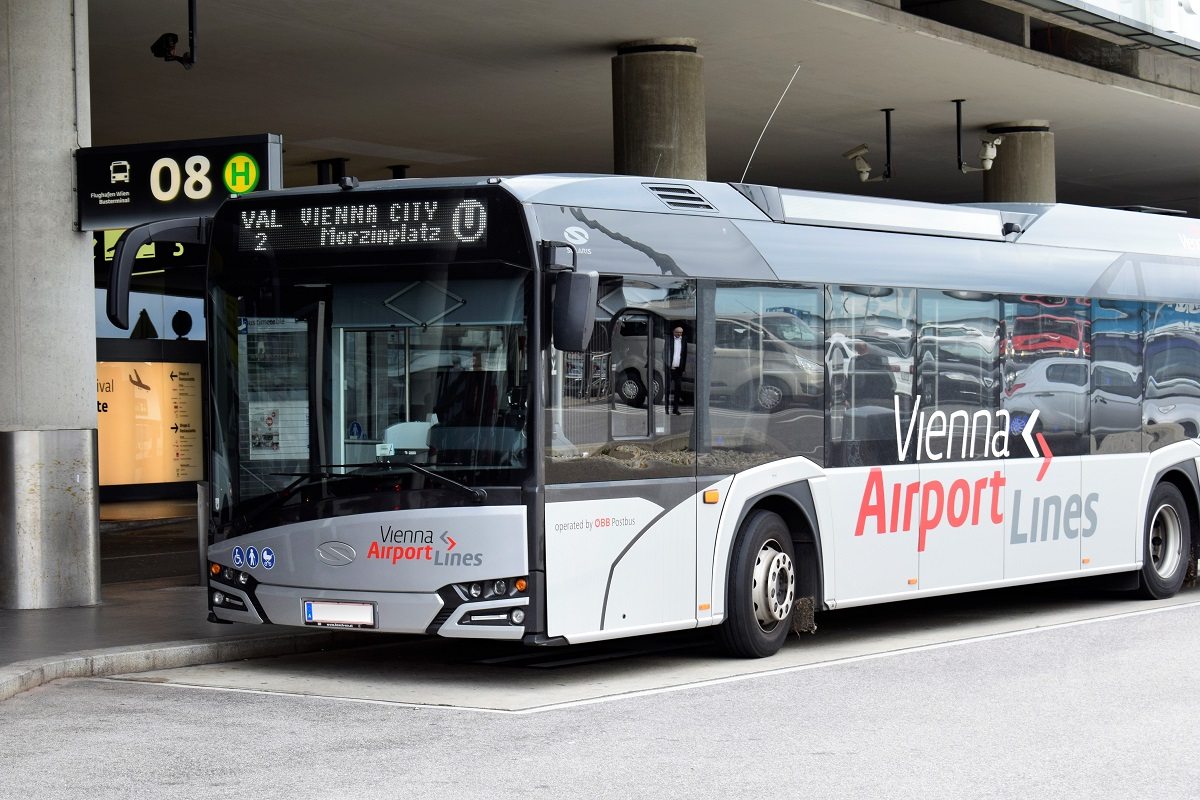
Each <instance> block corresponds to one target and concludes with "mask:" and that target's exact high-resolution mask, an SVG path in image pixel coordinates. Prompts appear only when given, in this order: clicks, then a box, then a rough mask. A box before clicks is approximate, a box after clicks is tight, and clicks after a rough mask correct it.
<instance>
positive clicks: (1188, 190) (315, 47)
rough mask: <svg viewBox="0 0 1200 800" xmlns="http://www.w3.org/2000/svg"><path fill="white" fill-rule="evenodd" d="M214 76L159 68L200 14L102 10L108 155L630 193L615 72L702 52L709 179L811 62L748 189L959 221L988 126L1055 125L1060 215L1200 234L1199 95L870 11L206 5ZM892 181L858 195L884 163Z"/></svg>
mask: <svg viewBox="0 0 1200 800" xmlns="http://www.w3.org/2000/svg"><path fill="white" fill-rule="evenodd" d="M196 1H197V4H198V26H197V64H196V66H195V67H194V68H193V69H191V70H190V71H185V70H184V69H183V68H181V67H180V66H179V65H177V64H169V63H164V62H162V61H159V60H157V59H155V58H153V57H152V56H151V54H150V51H149V46H150V44H151V42H153V41H154V40H155V39H156V38H158V36H159V35H160V34H162V33H163V32H165V31H174V32H176V33H179V34H180V37H181V46H180V48H179V51H180V52H182V51H183V50H184V49H186V47H185V46H183V45H184V44H185V42H186V36H187V0H92V2H91V3H90V4H89V6H90V12H89V13H90V18H89V28H90V32H89V41H90V53H91V85H92V94H91V102H92V140H93V144H95V145H109V144H122V143H132V142H142V141H159V140H173V139H190V138H202V137H211V136H229V135H236V134H247V133H266V132H270V133H279V134H282V135H283V138H284V146H285V155H284V160H285V178H284V182H285V185H288V186H298V185H304V184H308V183H313V182H315V176H316V170H315V168H314V167H313V166H312V165H311V163H310V162H312V161H314V160H316V159H319V158H328V157H334V156H343V157H348V158H350V162H349V164H348V165H347V172H348V173H349V174H353V175H357V176H358V177H360V178H363V179H375V178H384V177H389V176H390V172H389V171H388V170H387V165H389V164H396V163H403V164H409V165H411V168H410V170H409V175H410V176H412V177H424V176H442V175H493V174H498V175H503V174H516V173H523V172H611V171H612V168H613V161H612V152H613V145H612V140H613V137H612V89H611V58H612V55H613V53H614V51H615V46H616V45H617V44H619V43H621V42H625V41H630V40H636V39H645V38H651V37H659V36H687V37H694V38H696V39H699V40H700V53H701V55H703V56H704V74H705V91H706V97H707V125H708V158H709V178H710V179H712V180H738V179H739V178H740V177H741V175H742V172H743V170H744V169H745V168H746V163H747V158H748V157H749V155H750V152H751V150H752V149H753V147H754V144H755V141H756V140H757V139H758V136H759V133H760V131H761V130H762V126H763V124H764V122H765V121H766V119H767V117H768V115H769V114H770V112H771V109H772V108H773V107H774V106H775V103H776V101H777V100H778V99H779V96H780V93H781V92H782V91H783V89H784V87H785V86H786V85H787V82H788V79H789V78H790V77H791V75H792V72H793V69H794V67H795V65H796V64H797V63H799V64H801V69H800V72H799V76H798V77H797V79H796V81H795V83H794V84H793V85H792V87H791V90H790V91H789V92H788V94H787V96H786V97H785V98H784V100H783V103H782V105H781V107H780V109H779V112H778V113H777V114H776V116H775V119H774V121H773V122H772V124H771V126H770V127H769V128H768V130H767V131H766V135H765V136H764V138H763V140H762V143H761V145H760V146H759V149H758V152H757V155H756V156H755V159H754V161H753V163H752V164H751V166H750V170H749V174H748V176H747V180H749V181H751V182H758V183H773V184H778V185H782V186H792V187H797V188H806V189H819V190H826V191H838V192H847V193H854V194H866V195H876V196H891V197H904V198H912V199H923V200H936V201H944V202H968V201H975V200H979V199H980V197H981V193H982V189H981V186H982V178H981V177H980V176H979V175H962V174H960V173H959V172H958V171H957V169H956V167H957V161H956V158H957V156H956V149H955V129H954V105H953V103H951V102H950V101H951V100H953V99H955V98H966V100H967V102H966V104H965V106H964V126H965V131H966V132H965V134H964V156H965V157H966V160H967V161H968V162H972V161H973V160H974V155H975V152H976V150H977V148H978V136H977V135H978V134H980V133H982V129H983V127H984V126H986V125H988V124H994V123H998V122H1007V121H1014V120H1027V119H1044V120H1049V121H1050V123H1051V126H1052V130H1053V131H1054V133H1055V142H1056V155H1057V163H1058V198H1059V200H1060V201H1063V202H1074V203H1084V204H1093V205H1130V204H1144V205H1153V206H1164V207H1172V208H1183V209H1186V210H1188V211H1189V212H1190V213H1191V214H1193V215H1200V146H1198V143H1197V136H1196V131H1197V130H1198V129H1200V125H1198V123H1200V96H1197V95H1194V94H1188V93H1183V92H1179V91H1177V90H1171V89H1165V88H1163V87H1159V86H1157V85H1154V84H1149V83H1145V82H1140V81H1137V80H1134V79H1130V78H1126V77H1123V76H1119V75H1115V74H1112V73H1107V72H1101V71H1099V70H1095V69H1091V68H1088V67H1084V66H1081V65H1079V64H1075V63H1073V62H1068V61H1064V60H1060V59H1055V58H1053V57H1050V56H1045V55H1042V54H1038V53H1034V52H1031V51H1028V50H1024V49H1022V48H1017V47H1015V46H1012V45H1008V44H1004V43H1002V42H999V41H996V40H991V39H987V38H984V37H980V36H976V35H973V34H968V33H964V32H961V31H957V30H952V29H949V28H945V27H943V26H940V25H938V24H936V23H931V22H929V21H926V20H923V19H919V18H917V17H914V16H911V15H908V14H904V13H901V12H899V11H895V10H892V9H888V8H886V7H884V6H880V5H877V4H875V3H871V2H869V1H868V0H837V1H836V2H830V3H829V4H818V3H815V2H806V1H804V0H753V1H752V2H748V3H730V2H728V1H727V0H641V1H640V2H604V3H597V2H588V3H583V2H575V1H574V0H505V2H495V0H452V1H451V2H442V3H430V2H419V1H418V0H359V1H358V2H337V3H335V2H321V1H320V0H271V1H270V2H263V1H262V0H196ZM885 107H893V108H895V109H896V110H895V112H894V114H893V121H892V122H893V158H892V164H893V171H894V176H895V177H894V179H893V180H891V181H889V182H886V183H871V184H860V183H859V182H858V179H857V174H856V173H855V172H854V170H853V168H852V166H851V164H850V163H849V162H848V161H846V160H845V159H843V158H842V157H841V153H842V152H844V151H845V150H847V149H848V148H850V147H851V146H854V145H857V144H859V143H863V142H865V143H867V144H869V145H870V147H871V154H870V155H869V156H868V160H869V161H871V163H872V164H873V165H874V166H875V167H876V170H877V171H879V170H881V169H882V166H883V162H884V157H883V154H884V134H883V128H884V126H883V114H882V113H880V111H879V109H881V108H885Z"/></svg>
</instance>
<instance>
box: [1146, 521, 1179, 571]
mask: <svg viewBox="0 0 1200 800" xmlns="http://www.w3.org/2000/svg"><path fill="white" fill-rule="evenodd" d="M1182 544H1183V527H1182V525H1181V524H1180V522H1179V515H1178V514H1177V513H1175V509H1174V508H1172V507H1171V506H1170V505H1167V504H1164V505H1161V506H1159V508H1158V510H1157V511H1155V512H1154V521H1153V522H1151V523H1150V563H1151V565H1152V566H1153V567H1154V571H1155V572H1157V573H1158V574H1159V576H1160V577H1163V578H1170V577H1171V576H1172V575H1174V574H1175V570H1176V569H1178V567H1179V560H1180V559H1181V558H1183V552H1182V550H1183V548H1182Z"/></svg>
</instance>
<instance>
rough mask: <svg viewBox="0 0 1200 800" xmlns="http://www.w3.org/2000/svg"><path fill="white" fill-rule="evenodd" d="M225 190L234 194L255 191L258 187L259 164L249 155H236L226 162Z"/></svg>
mask: <svg viewBox="0 0 1200 800" xmlns="http://www.w3.org/2000/svg"><path fill="white" fill-rule="evenodd" d="M222 175H223V177H224V178H225V188H226V189H228V190H229V191H231V192H233V193H234V194H245V193H246V192H252V191H254V187H255V186H258V162H257V161H255V160H254V157H253V156H251V155H250V154H249V153H236V154H234V155H232V156H230V157H229V160H228V161H226V162H225V169H224V170H223V172H222Z"/></svg>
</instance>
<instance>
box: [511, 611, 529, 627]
mask: <svg viewBox="0 0 1200 800" xmlns="http://www.w3.org/2000/svg"><path fill="white" fill-rule="evenodd" d="M508 618H509V619H510V620H512V624H513V625H520V624H521V623H522V622H524V621H525V609H523V608H514V609H513V610H512V612H511V613H509V615H508Z"/></svg>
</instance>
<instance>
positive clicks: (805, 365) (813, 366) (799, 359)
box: [792, 353, 821, 372]
mask: <svg viewBox="0 0 1200 800" xmlns="http://www.w3.org/2000/svg"><path fill="white" fill-rule="evenodd" d="M792 358H794V359H796V366H797V367H800V369H806V370H809V371H810V372H817V371H819V370H820V369H821V365H820V364H818V363H817V362H815V361H809V360H808V359H807V358H805V357H804V356H801V355H798V354H796V353H792Z"/></svg>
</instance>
